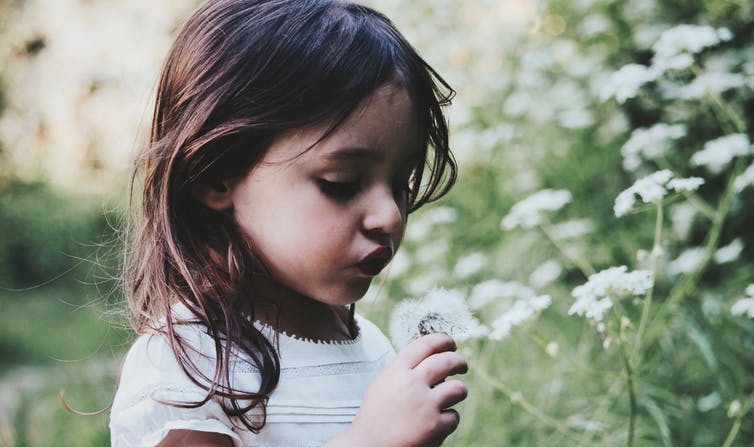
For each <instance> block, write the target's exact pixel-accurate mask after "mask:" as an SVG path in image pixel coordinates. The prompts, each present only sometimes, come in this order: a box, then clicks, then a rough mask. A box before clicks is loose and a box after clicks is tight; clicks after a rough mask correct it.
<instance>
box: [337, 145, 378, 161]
mask: <svg viewBox="0 0 754 447" xmlns="http://www.w3.org/2000/svg"><path fill="white" fill-rule="evenodd" d="M323 156H324V158H327V159H328V160H347V159H351V158H366V159H373V160H379V159H381V158H382V153H380V151H376V150H373V149H369V148H366V147H361V146H354V147H350V146H349V147H341V148H338V149H335V150H332V151H330V152H326V153H325V154H324V155H323Z"/></svg>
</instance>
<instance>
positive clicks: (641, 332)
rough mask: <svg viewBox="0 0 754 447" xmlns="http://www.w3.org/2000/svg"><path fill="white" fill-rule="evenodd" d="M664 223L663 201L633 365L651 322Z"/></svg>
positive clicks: (633, 355) (658, 205) (660, 205)
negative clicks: (649, 283) (648, 323)
mask: <svg viewBox="0 0 754 447" xmlns="http://www.w3.org/2000/svg"><path fill="white" fill-rule="evenodd" d="M662 222H663V206H662V199H660V201H659V202H657V218H656V220H655V235H654V241H653V243H652V252H651V253H650V255H649V262H650V269H651V270H652V287H651V288H650V289H649V291H647V296H646V297H645V298H644V306H643V308H642V310H641V319H640V320H639V328H638V329H637V330H636V338H635V339H634V349H633V352H632V353H631V363H632V364H636V360H637V358H638V356H639V354H640V352H641V337H642V336H643V335H644V330H645V329H646V327H647V321H648V320H649V310H650V308H651V307H652V296H653V294H654V290H655V286H654V281H655V277H656V276H657V272H656V270H657V256H658V255H659V253H660V250H661V249H662Z"/></svg>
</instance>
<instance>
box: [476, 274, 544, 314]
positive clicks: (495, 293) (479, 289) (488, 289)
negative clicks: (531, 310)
mask: <svg viewBox="0 0 754 447" xmlns="http://www.w3.org/2000/svg"><path fill="white" fill-rule="evenodd" d="M535 295H536V292H535V291H534V290H532V289H531V288H529V287H526V286H525V285H523V284H521V283H519V282H516V281H500V280H499V279H490V280H487V281H483V282H480V283H479V284H477V285H475V286H474V288H473V289H471V294H470V295H469V306H470V307H471V308H472V309H474V310H477V309H480V308H482V307H484V306H486V305H487V304H489V303H491V302H492V301H495V300H509V299H513V298H532V297H534V296H535Z"/></svg>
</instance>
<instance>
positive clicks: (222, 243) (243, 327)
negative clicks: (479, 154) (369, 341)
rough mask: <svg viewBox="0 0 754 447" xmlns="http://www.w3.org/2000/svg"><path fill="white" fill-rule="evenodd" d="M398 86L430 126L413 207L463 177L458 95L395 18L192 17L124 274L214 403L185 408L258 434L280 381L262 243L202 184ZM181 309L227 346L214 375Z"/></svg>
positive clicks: (144, 320)
mask: <svg viewBox="0 0 754 447" xmlns="http://www.w3.org/2000/svg"><path fill="white" fill-rule="evenodd" d="M389 82H395V83H398V84H399V85H401V86H402V87H404V88H405V89H406V90H407V91H408V93H409V95H410V97H411V98H412V101H413V103H414V106H415V110H416V113H417V117H416V118H417V122H418V124H419V129H420V132H421V133H420V135H421V138H422V139H421V149H422V153H423V158H422V160H420V163H419V165H418V166H417V167H416V169H415V171H414V173H413V176H412V179H411V183H410V194H409V209H410V211H413V210H416V209H417V208H418V207H420V206H421V205H423V204H425V203H427V202H430V201H432V200H435V199H437V198H439V197H440V196H442V195H444V194H445V193H446V192H447V191H448V190H449V189H450V187H451V186H452V184H453V182H454V181H455V177H456V165H455V162H454V160H453V157H452V155H451V153H450V150H449V147H448V129H447V123H446V120H445V118H444V116H443V112H442V109H441V107H442V106H444V105H447V104H449V103H450V100H451V99H452V96H453V95H454V94H455V92H454V91H453V90H452V89H451V88H450V86H449V85H448V84H447V83H446V82H445V81H444V80H443V79H442V78H441V77H440V76H439V75H438V74H437V73H436V72H435V71H434V70H433V69H432V68H431V67H430V66H429V65H428V64H427V63H426V62H425V61H424V60H423V59H422V58H421V57H420V56H419V55H418V54H417V53H416V51H415V50H414V49H413V48H412V47H411V46H410V45H409V44H408V43H407V42H406V40H405V39H404V38H403V37H402V36H401V34H400V33H399V32H398V31H397V30H396V29H395V27H394V25H393V24H392V23H391V22H390V20H389V19H387V18H386V17H385V16H383V15H382V14H380V13H378V12H376V11H374V10H372V9H370V8H368V7H365V6H362V5H357V4H353V3H349V2H345V1H337V0H210V1H207V2H205V3H203V4H202V5H201V6H200V7H199V8H198V9H197V10H196V11H195V12H194V13H193V14H192V15H191V17H190V18H189V19H188V21H187V22H186V24H185V25H184V27H183V28H182V30H181V31H180V33H179V35H178V37H177V38H176V40H175V42H174V44H173V46H172V47H171V49H170V52H169V54H168V56H167V60H166V62H165V64H164V67H163V69H162V74H161V77H160V81H159V86H158V90H157V99H156V104H155V110H154V116H153V121H152V130H151V137H150V144H149V146H148V147H147V148H146V149H145V151H144V152H143V154H142V155H141V157H140V158H139V160H138V162H137V166H136V170H135V172H134V182H137V181H138V180H137V179H141V181H143V195H142V197H141V199H142V200H141V212H140V213H135V214H138V215H136V216H133V218H132V219H131V231H130V235H129V239H130V241H131V242H130V243H131V244H132V246H131V247H130V249H129V250H128V251H127V253H128V255H127V259H126V267H125V271H124V283H125V284H124V285H125V289H126V294H127V297H128V302H129V306H130V310H131V315H132V324H133V326H134V328H135V329H136V331H137V332H138V333H146V332H150V331H155V330H157V331H160V332H162V333H163V334H164V336H165V337H166V339H167V340H168V341H169V343H170V345H171V347H172V350H173V351H174V353H175V355H176V358H177V359H178V361H179V363H180V364H181V366H182V368H183V369H184V371H185V372H186V373H187V374H188V376H189V377H190V378H191V379H192V380H193V381H194V382H195V383H196V384H197V385H199V386H201V387H203V388H204V389H206V390H207V395H206V397H205V399H204V400H203V401H200V402H183V403H181V402H172V403H171V404H172V405H178V406H184V407H198V406H201V405H203V404H204V403H206V402H207V401H208V400H210V399H215V400H217V401H218V402H220V403H221V404H222V406H223V410H224V411H225V412H226V414H228V415H229V416H232V417H237V418H238V419H239V420H240V421H241V423H242V424H243V425H244V426H245V427H246V428H248V429H249V430H252V431H255V432H256V431H258V430H260V429H261V428H262V427H263V426H264V423H265V418H264V417H262V418H261V419H259V418H256V417H255V418H251V417H249V416H248V415H247V412H248V411H249V410H251V409H252V408H259V409H261V410H262V414H264V409H265V404H266V402H267V399H268V398H269V396H270V393H271V392H272V391H273V390H274V389H275V387H276V386H277V383H278V379H279V376H280V364H279V358H278V354H277V352H276V350H275V347H274V346H273V345H272V344H271V343H270V342H269V341H268V340H267V339H266V338H265V337H264V336H263V335H262V334H261V333H260V332H259V331H258V330H257V329H256V328H255V326H254V324H253V321H254V314H253V306H252V303H253V302H254V299H255V296H254V274H255V273H259V272H254V269H255V268H256V267H253V266H255V265H257V264H256V263H255V262H252V261H253V257H252V256H253V250H252V249H251V247H250V246H249V244H248V243H247V242H244V238H242V236H241V234H240V231H239V228H238V226H237V225H236V223H235V222H234V220H233V218H232V216H230V215H229V214H228V213H221V212H217V211H213V210H210V209H209V208H207V207H205V206H203V205H202V204H201V203H200V202H199V201H198V200H197V199H195V198H194V195H193V191H195V189H196V187H197V186H198V185H218V184H222V182H223V181H226V180H233V179H238V178H241V177H242V176H244V175H245V174H246V173H247V172H248V171H249V170H250V168H251V167H252V166H253V165H254V164H255V163H256V162H257V161H258V160H259V159H260V158H261V157H262V156H263V154H264V152H265V149H266V148H267V147H268V146H269V144H270V142H271V141H272V140H273V139H274V138H275V137H276V136H279V135H280V134H282V133H283V132H286V131H288V130H291V129H296V128H300V127H302V126H310V125H313V124H319V123H324V122H332V123H333V125H332V126H330V128H329V130H328V133H329V132H331V131H332V130H334V129H335V128H337V126H338V125H339V123H341V122H342V121H343V120H344V119H345V118H346V117H347V116H348V115H349V114H350V112H352V111H353V110H354V109H355V107H356V106H357V105H358V104H359V103H360V102H361V101H362V100H364V99H365V98H367V97H369V96H370V95H371V94H372V93H373V92H374V91H375V90H376V89H377V88H378V87H380V86H382V85H385V84H386V83H389ZM430 148H431V151H430ZM177 303H182V304H184V305H185V306H186V307H187V308H188V309H190V310H191V312H192V313H193V314H194V315H193V318H192V320H198V321H199V322H201V323H202V324H203V325H204V326H206V331H207V332H208V333H209V335H211V336H212V338H213V339H214V340H215V371H214V374H213V376H212V377H206V376H205V375H204V374H203V373H202V372H200V371H199V370H198V368H197V367H196V365H195V364H194V363H193V362H192V361H191V355H190V353H191V349H190V347H189V346H187V341H186V340H184V339H183V338H182V337H180V335H179V332H180V331H176V329H177V327H178V325H181V324H186V323H187V322H186V321H185V320H181V319H180V318H179V317H178V316H177V315H175V314H173V313H172V312H171V307H172V306H174V305H175V304H177ZM351 315H352V318H353V313H352V314H351ZM161 319H164V320H161ZM233 352H241V353H243V354H245V355H246V356H247V357H248V359H249V361H250V362H251V363H252V364H253V366H254V367H255V368H256V369H258V370H259V372H260V375H261V382H260V388H259V390H258V391H256V392H246V391H240V390H236V389H233V387H232V383H231V380H230V371H231V369H232V368H231V366H232V362H233V361H234V360H233V357H232V355H231V354H232V353H233Z"/></svg>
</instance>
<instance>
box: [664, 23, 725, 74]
mask: <svg viewBox="0 0 754 447" xmlns="http://www.w3.org/2000/svg"><path fill="white" fill-rule="evenodd" d="M732 38H733V35H732V33H731V32H730V30H729V29H727V28H717V29H715V28H712V27H710V26H700V25H685V24H684V25H678V26H675V27H673V28H670V29H668V30H666V31H664V32H663V33H662V34H661V35H660V39H659V40H658V41H657V42H656V43H655V44H654V45H653V46H652V50H654V53H655V54H654V57H653V58H652V65H653V66H657V67H663V66H668V65H672V64H671V63H670V62H669V61H670V60H672V59H673V58H675V57H677V56H679V55H682V54H687V55H693V54H696V53H698V52H700V51H701V50H703V49H704V48H707V47H711V46H714V45H717V44H718V43H720V42H722V41H728V40H730V39H732Z"/></svg>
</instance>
